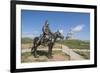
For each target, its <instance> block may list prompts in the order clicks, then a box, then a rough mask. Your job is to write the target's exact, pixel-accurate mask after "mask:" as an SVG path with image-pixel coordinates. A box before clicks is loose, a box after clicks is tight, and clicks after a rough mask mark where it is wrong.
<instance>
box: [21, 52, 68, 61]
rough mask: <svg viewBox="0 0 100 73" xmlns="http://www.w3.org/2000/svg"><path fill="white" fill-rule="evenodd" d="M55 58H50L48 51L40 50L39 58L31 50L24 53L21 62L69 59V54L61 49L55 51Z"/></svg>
mask: <svg viewBox="0 0 100 73" xmlns="http://www.w3.org/2000/svg"><path fill="white" fill-rule="evenodd" d="M52 54H53V58H52V59H48V57H47V52H46V51H38V55H39V58H34V56H33V55H32V54H31V53H30V52H25V53H22V54H21V55H22V56H21V62H22V63H26V62H27V63H28V62H29V63H30V62H48V61H68V60H69V56H68V55H66V54H65V53H63V52H61V51H53V53H52Z"/></svg>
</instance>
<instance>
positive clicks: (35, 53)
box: [33, 46, 39, 58]
mask: <svg viewBox="0 0 100 73" xmlns="http://www.w3.org/2000/svg"><path fill="white" fill-rule="evenodd" d="M33 54H34V57H35V58H38V57H39V56H38V55H37V46H36V47H35V48H34V53H33Z"/></svg>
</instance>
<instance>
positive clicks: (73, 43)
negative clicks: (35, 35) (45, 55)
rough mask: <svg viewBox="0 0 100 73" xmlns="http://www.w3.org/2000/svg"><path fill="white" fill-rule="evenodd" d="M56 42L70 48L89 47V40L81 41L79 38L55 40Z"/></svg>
mask: <svg viewBox="0 0 100 73" xmlns="http://www.w3.org/2000/svg"><path fill="white" fill-rule="evenodd" d="M57 42H58V43H62V44H64V45H66V46H68V47H69V48H71V49H89V48H90V43H89V41H87V42H86V41H81V40H63V41H62V42H61V41H57Z"/></svg>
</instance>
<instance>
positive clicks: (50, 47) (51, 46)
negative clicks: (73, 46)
mask: <svg viewBox="0 0 100 73" xmlns="http://www.w3.org/2000/svg"><path fill="white" fill-rule="evenodd" d="M52 48H53V44H52V43H50V44H49V46H48V58H52Z"/></svg>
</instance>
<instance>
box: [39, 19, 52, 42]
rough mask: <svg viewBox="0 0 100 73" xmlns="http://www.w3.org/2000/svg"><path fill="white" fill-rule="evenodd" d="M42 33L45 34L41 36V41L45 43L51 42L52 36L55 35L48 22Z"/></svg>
mask: <svg viewBox="0 0 100 73" xmlns="http://www.w3.org/2000/svg"><path fill="white" fill-rule="evenodd" d="M42 32H43V34H42V35H41V37H40V40H45V41H48V40H51V36H52V35H53V34H52V32H51V30H50V28H49V24H48V21H47V20H46V21H45V24H44V26H43V27H42ZM45 41H43V42H44V43H45Z"/></svg>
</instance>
